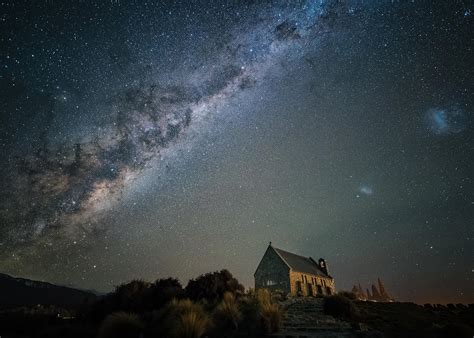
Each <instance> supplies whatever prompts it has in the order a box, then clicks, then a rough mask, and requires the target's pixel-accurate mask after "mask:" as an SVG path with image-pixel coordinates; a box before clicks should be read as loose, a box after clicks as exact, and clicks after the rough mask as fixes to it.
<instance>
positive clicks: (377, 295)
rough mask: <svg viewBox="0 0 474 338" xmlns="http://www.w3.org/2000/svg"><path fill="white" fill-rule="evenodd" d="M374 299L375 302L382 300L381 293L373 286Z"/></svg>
mask: <svg viewBox="0 0 474 338" xmlns="http://www.w3.org/2000/svg"><path fill="white" fill-rule="evenodd" d="M372 298H373V299H374V300H381V299H382V297H380V292H379V291H378V290H377V287H376V286H375V285H374V284H372Z"/></svg>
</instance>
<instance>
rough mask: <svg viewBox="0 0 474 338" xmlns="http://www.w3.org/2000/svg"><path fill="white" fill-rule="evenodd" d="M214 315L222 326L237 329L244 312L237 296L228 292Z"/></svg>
mask: <svg viewBox="0 0 474 338" xmlns="http://www.w3.org/2000/svg"><path fill="white" fill-rule="evenodd" d="M214 316H215V318H216V319H217V322H218V323H220V325H221V326H224V327H227V328H232V329H233V330H237V329H238V327H239V321H240V320H241V318H242V313H241V311H240V309H239V305H238V303H237V301H236V299H235V296H234V295H233V294H232V293H231V292H226V293H225V294H224V297H223V299H222V301H221V302H220V303H219V304H218V305H217V307H216V309H215V312H214Z"/></svg>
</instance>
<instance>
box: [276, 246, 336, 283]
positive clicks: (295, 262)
mask: <svg viewBox="0 0 474 338" xmlns="http://www.w3.org/2000/svg"><path fill="white" fill-rule="evenodd" d="M272 249H273V250H275V252H276V253H277V254H278V256H280V258H281V259H282V260H283V261H284V262H285V264H286V265H288V267H289V268H290V269H291V270H293V271H297V272H303V273H307V274H311V275H316V276H321V277H326V278H327V277H329V278H331V276H329V275H328V274H326V273H325V272H324V271H322V270H321V268H320V267H319V265H318V263H316V262H315V261H314V260H313V259H312V258H310V257H304V256H300V255H297V254H294V253H291V252H288V251H285V250H281V249H278V248H275V247H274V246H272Z"/></svg>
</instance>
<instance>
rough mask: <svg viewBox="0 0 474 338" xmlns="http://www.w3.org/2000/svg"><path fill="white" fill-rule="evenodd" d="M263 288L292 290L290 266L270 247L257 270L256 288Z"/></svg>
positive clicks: (287, 291)
mask: <svg viewBox="0 0 474 338" xmlns="http://www.w3.org/2000/svg"><path fill="white" fill-rule="evenodd" d="M261 288H266V289H270V290H281V291H283V292H286V293H289V292H290V280H289V268H288V266H287V265H286V264H285V263H284V262H283V261H282V260H281V258H280V257H279V256H278V254H277V253H276V252H275V251H274V250H273V249H271V248H270V247H269V248H268V249H267V251H266V252H265V254H264V255H263V258H262V260H261V262H260V264H259V266H258V268H257V271H256V272H255V289H261Z"/></svg>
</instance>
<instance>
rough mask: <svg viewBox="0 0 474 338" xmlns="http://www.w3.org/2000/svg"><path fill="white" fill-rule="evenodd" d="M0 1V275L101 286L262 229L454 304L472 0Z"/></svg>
mask: <svg viewBox="0 0 474 338" xmlns="http://www.w3.org/2000/svg"><path fill="white" fill-rule="evenodd" d="M435 3H437V4H432V2H431V1H423V2H422V1H420V2H419V1H412V2H406V1H403V2H397V1H393V2H392V1H385V2H382V1H374V2H369V1H362V0H360V1H355V2H351V1H343V2H337V1H322V0H307V1H289V0H288V1H267V0H259V1H217V0H213V1H208V2H207V3H206V2H201V1H180V2H177V1H176V2H172V1H159V2H158V1H157V2H154V1H150V2H145V1H134V2H126V1H120V0H118V1H97V2H92V1H26V2H20V1H11V2H9V1H7V2H2V3H1V4H0V97H1V100H0V114H1V119H0V156H1V162H0V175H1V178H0V182H1V188H2V189H1V192H0V272H4V273H9V274H12V275H15V276H21V277H27V278H33V279H40V280H46V281H50V282H54V283H59V284H63V285H72V286H75V287H79V288H87V289H95V290H100V291H109V290H112V288H113V286H114V285H118V284H120V283H122V282H125V281H128V280H131V279H133V278H143V279H145V280H155V279H156V278H159V277H168V276H174V277H177V278H179V279H180V280H181V281H182V282H183V283H184V284H185V283H186V282H187V280H188V279H189V278H193V277H196V276H197V275H199V274H201V273H205V272H210V271H215V270H218V269H221V268H227V269H229V270H230V271H231V272H232V273H233V274H234V275H235V276H236V277H237V278H238V279H239V280H240V281H241V282H242V283H243V284H244V285H246V286H252V285H253V273H254V271H255V269H256V267H257V264H258V262H259V261H260V258H261V257H262V255H263V253H264V252H265V249H266V247H267V245H268V242H269V241H272V243H273V245H275V246H276V247H279V248H282V249H284V250H288V251H292V252H296V253H299V254H302V255H305V256H312V257H314V258H319V257H324V258H326V259H327V261H328V266H329V269H330V272H331V273H332V275H333V276H334V277H335V281H336V287H337V288H338V289H350V288H351V287H352V285H353V284H354V283H358V282H360V283H361V284H362V285H363V286H364V287H367V286H368V285H369V283H373V282H375V281H376V278H377V277H381V278H382V280H383V281H384V282H385V286H386V288H387V289H388V291H389V292H390V293H391V294H393V295H394V297H395V298H396V299H399V300H405V301H416V302H435V303H437V302H443V303H446V302H452V303H458V302H474V245H473V244H474V243H473V242H474V184H473V183H474V182H473V180H474V124H473V122H474V94H473V90H474V80H473V77H474V52H473V48H474V34H473V33H474V5H473V3H472V2H466V1H465V2H462V1H437V2H435Z"/></svg>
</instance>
